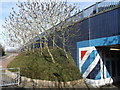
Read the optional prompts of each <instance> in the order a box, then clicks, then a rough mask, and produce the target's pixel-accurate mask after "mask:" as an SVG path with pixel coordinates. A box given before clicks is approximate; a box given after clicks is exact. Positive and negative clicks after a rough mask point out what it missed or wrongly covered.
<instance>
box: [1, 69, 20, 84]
mask: <svg viewBox="0 0 120 90" xmlns="http://www.w3.org/2000/svg"><path fill="white" fill-rule="evenodd" d="M19 84H20V68H2V69H0V86H9V85H19Z"/></svg>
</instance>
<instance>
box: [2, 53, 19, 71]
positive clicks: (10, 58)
mask: <svg viewBox="0 0 120 90" xmlns="http://www.w3.org/2000/svg"><path fill="white" fill-rule="evenodd" d="M17 55H18V54H16V53H14V54H11V55H10V56H7V57H5V58H3V57H1V58H0V59H1V60H0V69H1V68H6V67H7V65H8V64H9V63H10V62H11V61H12V60H13V59H14V58H15V57H16V56H17Z"/></svg>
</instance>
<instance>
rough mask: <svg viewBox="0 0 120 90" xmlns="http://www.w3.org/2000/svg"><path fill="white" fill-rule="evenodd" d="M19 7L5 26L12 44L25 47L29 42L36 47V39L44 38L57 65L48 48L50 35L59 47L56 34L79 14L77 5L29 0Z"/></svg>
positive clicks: (13, 11)
mask: <svg viewBox="0 0 120 90" xmlns="http://www.w3.org/2000/svg"><path fill="white" fill-rule="evenodd" d="M17 7H18V12H16V11H15V10H14V8H12V12H11V13H10V16H9V18H8V19H6V22H5V25H4V26H3V27H4V28H5V29H6V31H7V36H8V37H9V40H8V41H10V44H12V45H18V46H22V47H25V46H26V45H28V44H29V42H30V43H33V45H34V43H35V38H36V37H38V38H39V39H40V41H41V40H42V39H43V38H44V42H45V46H44V47H46V48H47V50H48V53H49V54H50V56H51V58H52V61H53V63H55V60H54V57H53V55H52V53H51V51H50V49H49V46H48V40H49V39H48V37H51V36H50V35H51V34H53V37H52V38H50V39H51V40H52V42H53V46H54V45H56V46H58V45H57V44H56V43H55V40H56V39H55V37H56V36H55V35H56V34H55V33H54V32H55V31H62V30H65V29H64V28H67V24H66V23H68V19H69V18H70V17H71V16H72V15H74V14H76V13H77V12H78V8H77V7H76V5H70V4H68V3H67V1H58V0H56V1H51V0H48V1H44V2H41V1H40V0H32V1H31V0H28V1H27V2H18V4H17ZM63 32H64V31H63ZM63 34H64V33H63ZM63 36H64V35H62V38H63V39H62V40H63V48H64V51H65V47H64V43H65V39H64V37H63ZM40 43H41V42H40ZM40 46H41V45H40ZM58 47H59V46H58ZM41 48H42V46H41ZM65 53H66V51H65ZM41 54H42V53H41Z"/></svg>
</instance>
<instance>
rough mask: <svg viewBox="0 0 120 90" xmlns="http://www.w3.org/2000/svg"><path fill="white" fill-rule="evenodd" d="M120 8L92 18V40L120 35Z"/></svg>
mask: <svg viewBox="0 0 120 90" xmlns="http://www.w3.org/2000/svg"><path fill="white" fill-rule="evenodd" d="M119 11H120V8H117V9H114V10H111V11H108V12H105V13H102V14H99V15H96V16H94V17H91V18H90V30H89V31H90V39H95V38H101V37H109V36H115V35H120V29H119V27H120V23H119V21H120V16H119V15H120V12H119Z"/></svg>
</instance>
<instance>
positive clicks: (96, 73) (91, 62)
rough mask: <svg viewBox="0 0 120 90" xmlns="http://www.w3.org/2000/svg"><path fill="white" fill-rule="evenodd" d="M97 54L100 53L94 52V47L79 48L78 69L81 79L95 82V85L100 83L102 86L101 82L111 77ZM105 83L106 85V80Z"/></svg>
mask: <svg viewBox="0 0 120 90" xmlns="http://www.w3.org/2000/svg"><path fill="white" fill-rule="evenodd" d="M99 53H100V51H99V50H96V48H95V47H84V48H79V69H80V71H81V73H82V75H83V78H85V79H89V81H90V80H97V83H100V82H101V84H103V81H101V80H103V79H104V80H105V79H108V78H111V76H110V74H109V73H108V71H107V69H106V67H105V65H104V64H103V60H102V58H101V57H100V54H99ZM99 80H100V81H99ZM98 81H99V82H98ZM92 83H93V82H92ZM106 83H108V80H107V81H106Z"/></svg>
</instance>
